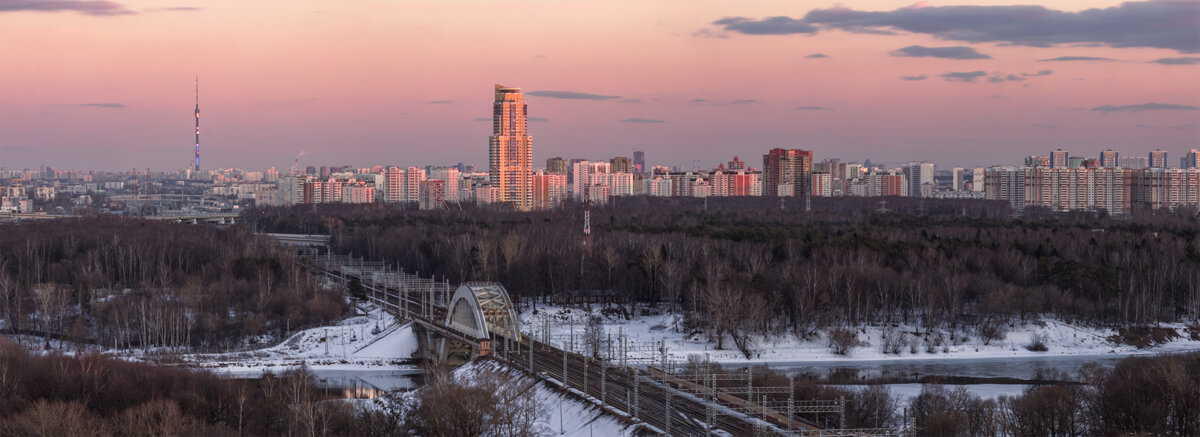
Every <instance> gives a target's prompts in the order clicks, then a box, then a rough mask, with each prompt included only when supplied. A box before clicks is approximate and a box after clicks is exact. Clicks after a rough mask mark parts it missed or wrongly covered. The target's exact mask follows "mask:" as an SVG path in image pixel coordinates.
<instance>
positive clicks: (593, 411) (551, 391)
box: [452, 360, 645, 436]
mask: <svg viewBox="0 0 1200 437" xmlns="http://www.w3.org/2000/svg"><path fill="white" fill-rule="evenodd" d="M491 372H501V373H504V374H507V375H509V376H512V377H513V380H512V381H511V382H510V383H512V384H526V383H528V381H530V380H531V379H532V377H530V376H529V375H528V374H526V373H525V372H523V371H520V370H517V369H513V368H511V367H509V366H506V365H504V364H502V363H500V362H498V361H495V360H476V361H472V362H469V363H467V364H464V365H462V366H461V367H459V368H457V369H454V371H453V372H452V375H453V377H454V379H455V380H456V381H457V382H458V383H460V384H464V385H472V383H473V382H474V381H476V380H477V379H478V378H481V377H487V375H488V374H490V373H491ZM530 390H531V391H533V394H532V396H533V397H534V399H536V400H537V404H538V408H539V409H540V410H541V412H542V413H543V415H542V416H541V417H539V418H538V420H537V422H536V428H537V432H536V434H537V435H560V433H561V435H568V436H593V435H594V436H625V435H635V434H636V431H638V430H639V429H642V428H644V427H645V426H644V425H641V424H631V423H630V422H629V421H628V420H625V419H623V418H622V417H620V416H618V415H616V414H613V413H612V412H610V411H608V410H604V409H601V408H600V407H599V406H598V405H596V404H595V403H592V402H587V401H584V400H581V399H579V397H577V396H573V395H571V394H568V393H566V392H564V391H563V389H562V388H561V387H559V386H558V385H557V384H552V383H550V382H548V381H547V380H544V379H538V380H537V382H536V383H535V384H534V386H533V387H532V388H531V389H530Z"/></svg>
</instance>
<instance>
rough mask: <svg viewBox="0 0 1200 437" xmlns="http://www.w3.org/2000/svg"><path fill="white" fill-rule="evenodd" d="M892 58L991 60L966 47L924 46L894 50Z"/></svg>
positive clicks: (989, 57)
mask: <svg viewBox="0 0 1200 437" xmlns="http://www.w3.org/2000/svg"><path fill="white" fill-rule="evenodd" d="M892 56H904V57H910V58H942V59H991V58H992V57H991V56H988V55H985V54H983V53H979V52H977V51H975V49H973V48H971V47H966V46H955V47H925V46H908V47H904V48H901V49H899V50H895V51H893V52H892Z"/></svg>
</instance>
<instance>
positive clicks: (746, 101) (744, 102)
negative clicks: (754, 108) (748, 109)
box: [729, 99, 758, 105]
mask: <svg viewBox="0 0 1200 437" xmlns="http://www.w3.org/2000/svg"><path fill="white" fill-rule="evenodd" d="M751 103H758V100H754V99H737V100H734V101H732V102H729V104H730V105H749V104H751Z"/></svg>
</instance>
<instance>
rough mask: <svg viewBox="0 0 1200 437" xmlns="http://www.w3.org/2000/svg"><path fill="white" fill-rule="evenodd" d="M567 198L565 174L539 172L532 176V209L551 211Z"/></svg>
mask: <svg viewBox="0 0 1200 437" xmlns="http://www.w3.org/2000/svg"><path fill="white" fill-rule="evenodd" d="M566 198H567V175H566V173H565V172H564V173H553V172H549V171H541V170H539V171H538V172H537V173H534V175H533V207H534V208H535V209H551V208H554V207H555V206H558V204H560V203H562V201H563V200H566Z"/></svg>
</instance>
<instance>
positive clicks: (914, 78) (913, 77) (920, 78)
mask: <svg viewBox="0 0 1200 437" xmlns="http://www.w3.org/2000/svg"><path fill="white" fill-rule="evenodd" d="M928 78H929V76H926V75H924V74H918V75H916V76H900V79H903V80H925V79H928Z"/></svg>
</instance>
